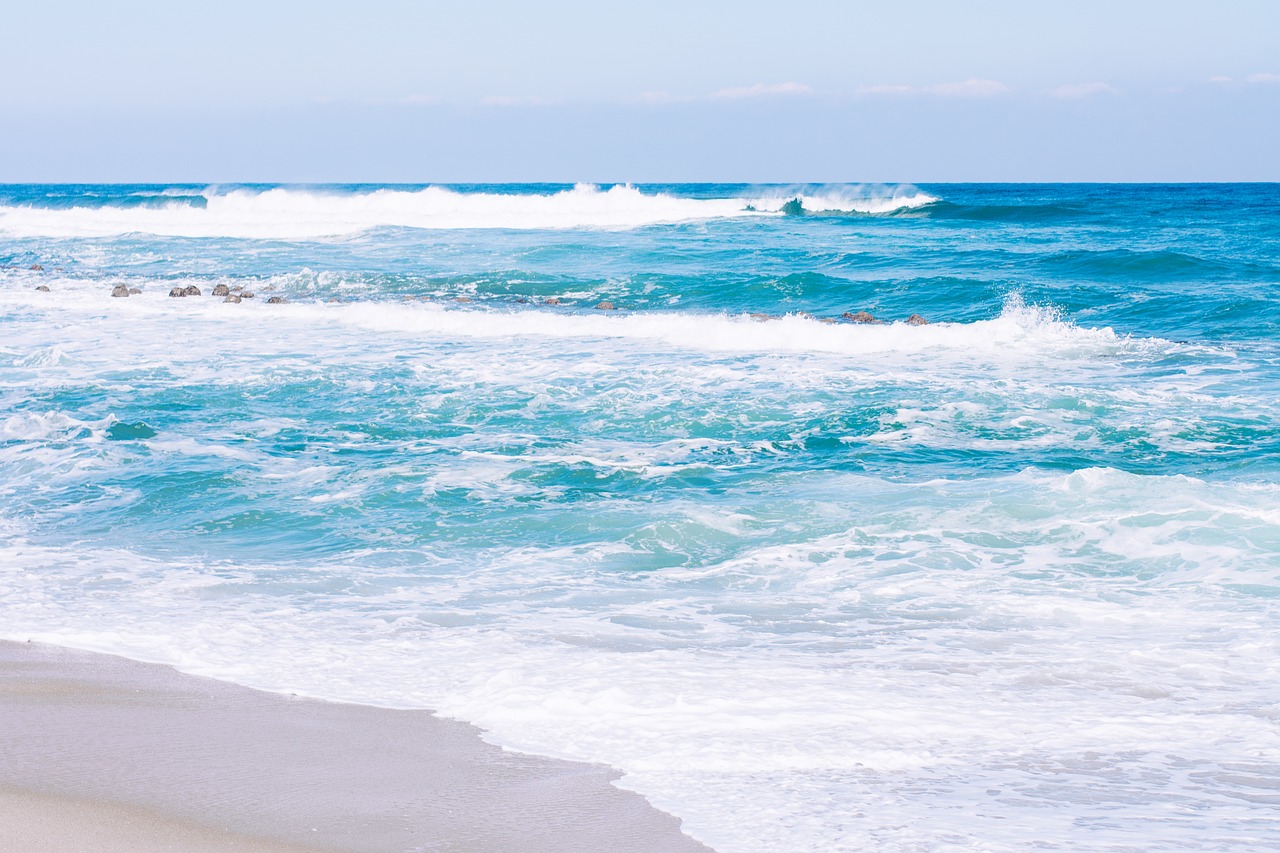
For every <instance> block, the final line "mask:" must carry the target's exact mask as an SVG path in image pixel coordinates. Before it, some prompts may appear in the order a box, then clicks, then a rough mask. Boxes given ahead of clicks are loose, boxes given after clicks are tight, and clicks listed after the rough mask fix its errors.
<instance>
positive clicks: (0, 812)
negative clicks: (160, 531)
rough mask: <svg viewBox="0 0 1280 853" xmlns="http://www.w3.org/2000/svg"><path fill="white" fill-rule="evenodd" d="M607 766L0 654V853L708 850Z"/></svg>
mask: <svg viewBox="0 0 1280 853" xmlns="http://www.w3.org/2000/svg"><path fill="white" fill-rule="evenodd" d="M617 776H618V774H617V773H616V771H613V770H610V769H609V768H607V767H600V766H596V765H589V764H577V763H573V762H566V761H558V760H553V759H546V758H539V757H534V756H527V755H519V754H514V753H507V752H503V751H502V750H501V749H499V748H498V747H495V746H491V745H489V744H486V743H484V742H483V741H481V740H480V738H479V733H478V730H476V729H475V728H474V727H472V726H468V725H466V724H464V723H459V722H454V721H450V720H443V719H440V718H438V717H435V716H432V715H431V714H430V713H428V712H426V711H397V710H388V709H381V708H372V707H367V706H362V705H344V704H337V703H331V702H321V701H317V700H312V699H301V698H296V697H291V696H281V695H276V694H271V693H263V692H260V691H256V690H251V689H248V688H244V687H239V686H237V685H234V684H227V683H224V682H219V681H213V680H210V679H205V678H197V677H193V676H187V675H183V674H181V673H179V672H177V671H176V670H174V669H172V668H169V667H165V666H156V665H152V664H142V663H137V662H134V661H129V660H126V659H123V658H118V657H113V656H110V655H99V654H92V653H88V652H80V651H72V650H68V649H62V648H58V647H54V646H46V645H39V644H35V643H4V642H0V851H2V853H10V851H13V853H19V851H21V853H43V851H50V853H52V851H59V853H69V852H70V851H80V850H84V851H95V853H114V851H121V853H123V851H135V852H136V853H149V851H161V850H165V851H184V853H186V851H193V853H204V851H215V850H218V851H220V850H234V851H254V853H258V851H261V853H285V851H303V850H335V851H409V850H415V851H416V850H430V851H469V853H470V851H475V853H481V851H530V853H537V851H606V850H607V851H654V853H658V851H663V853H666V852H667V851H670V853H680V851H704V853H705V851H707V850H708V848H706V847H704V846H702V845H700V844H698V843H697V842H695V841H692V840H691V839H690V838H688V836H685V835H683V834H681V832H680V828H679V821H678V820H677V819H676V818H674V817H672V816H670V815H667V814H665V813H663V812H660V811H658V810H657V809H655V808H653V807H652V806H650V805H649V804H648V803H647V802H646V801H645V800H644V799H643V798H642V797H641V796H639V795H638V794H634V793H629V792H626V791H621V790H619V789H617V788H615V787H613V786H612V785H610V784H609V781H610V780H611V779H613V778H616V777H617Z"/></svg>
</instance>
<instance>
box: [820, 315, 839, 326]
mask: <svg viewBox="0 0 1280 853" xmlns="http://www.w3.org/2000/svg"><path fill="white" fill-rule="evenodd" d="M818 322H819V323H826V324H827V325H831V324H833V323H835V320H834V319H833V318H831V317H819V318H818Z"/></svg>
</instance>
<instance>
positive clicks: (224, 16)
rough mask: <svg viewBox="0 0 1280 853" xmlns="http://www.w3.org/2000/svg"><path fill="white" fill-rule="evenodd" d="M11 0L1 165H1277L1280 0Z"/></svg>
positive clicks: (894, 170) (163, 169) (393, 169)
mask: <svg viewBox="0 0 1280 853" xmlns="http://www.w3.org/2000/svg"><path fill="white" fill-rule="evenodd" d="M10 5H13V4H10ZM0 22H2V23H3V25H4V27H3V28H4V29H5V30H6V31H7V33H8V38H7V39H6V45H5V50H4V51H3V52H0V81H2V82H0V180H5V181H23V180H67V181H78V180H85V181H90V180H108V181H111V180H155V181H174V180H191V181H235V180H243V181H250V180H263V181H272V180H281V181H323V180H340V181H355V180H369V181H396V180H400V181H505V180H548V181H576V180H588V181H617V180H634V181H662V180H726V181H729V180H745V181H768V180H774V181H782V182H789V181H809V180H814V181H817V180H832V181H837V180H840V181H918V182H930V181H964V180H977V181H984V180H1277V179H1280V163H1278V161H1280V158H1278V157H1277V156H1276V155H1275V154H1274V149H1275V148H1276V147H1277V141H1276V140H1277V139H1278V138H1280V3H1277V2H1273V0H1266V2H1264V1H1263V0H1253V2H1248V1H1247V0H1237V2H1230V0H1224V2H1218V3H1214V4H1210V3H1208V2H1201V3H1188V2H1141V1H1140V0H1133V2H1123V0H1111V2H1087V1H1086V2H1080V1H1079V0H1077V2H1021V3H1014V2H992V1H990V0H989V2H966V3H960V2H941V0H935V2H923V0H916V2H894V3H887V2H886V3H856V2H849V3H837V2H797V1H796V0H793V2H789V3H782V2H773V3H758V2H737V3H728V2H701V3H699V2H695V0H686V2H681V3H670V2H648V3H635V4H616V5H609V4H605V3H600V2H596V3H585V2H551V3H543V4H528V3H512V2H488V3H485V2H473V3H468V4H465V5H464V4H461V3H451V4H437V3H408V2H364V3H358V4H357V3H348V2H341V3H340V2H312V3H301V2H296V3H285V2H277V3H272V2H266V1H265V0H259V2H254V3H245V2H222V3H218V4H213V3H201V4H194V3H180V2H169V3H156V2H148V3H143V2H133V3H129V2H124V3H110V4H108V3H89V2H57V0H45V2H42V3H40V4H36V3H27V4H23V5H22V7H21V8H6V9H5V10H4V11H3V12H0Z"/></svg>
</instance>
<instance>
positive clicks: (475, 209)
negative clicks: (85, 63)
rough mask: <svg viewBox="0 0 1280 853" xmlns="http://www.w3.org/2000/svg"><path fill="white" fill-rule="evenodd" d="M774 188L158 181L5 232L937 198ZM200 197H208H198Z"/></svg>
mask: <svg viewBox="0 0 1280 853" xmlns="http://www.w3.org/2000/svg"><path fill="white" fill-rule="evenodd" d="M813 192H814V193H815V194H810V195H806V194H804V193H802V192H800V193H793V194H789V193H787V192H786V191H776V192H775V191H769V192H766V193H762V194H761V195H760V197H749V198H739V197H733V198H689V197H684V196H677V195H672V194H669V193H646V192H642V191H641V190H639V189H637V188H635V187H632V186H627V185H617V186H613V187H610V188H609V189H601V188H599V187H597V186H594V185H591V184H579V185H578V186H575V187H573V188H572V189H568V190H563V191H560V192H556V193H493V192H458V191H456V190H453V189H449V188H445V187H427V188H425V189H420V190H402V189H389V188H388V189H377V190H372V191H365V192H348V191H342V190H340V189H336V188H335V189H323V188H321V189H302V188H290V187H276V188H273V189H266V190H261V189H247V188H240V189H233V190H230V191H226V192H223V191H220V190H218V189H217V188H209V189H207V190H205V191H204V192H203V193H192V192H189V191H185V190H178V191H173V192H170V191H168V190H163V191H157V192H155V193H152V194H148V195H147V196H146V200H148V201H154V202H156V203H151V204H143V205H139V204H137V203H136V201H137V200H135V203H134V204H131V205H119V204H108V205H100V206H76V207H60V208H54V207H44V206H36V205H30V206H28V205H8V206H0V232H3V233H6V234H9V235H11V236H19V237H21V236H32V237H33V236H49V237H110V236H116V235H120V234H130V233H144V234H157V235H163V236H172V237H231V238H247V239H286V240H289V239H310V238H322V237H333V236H343V235H350V234H356V233H359V232H362V231H367V230H369V229H373V228H380V227H393V228H394V227H400V228H423V229H465V228H507V229H566V228H600V229H631V228H641V227H644V226H648V225H662V224H673V223H680V222H692V221H698V220H710V219H724V218H731V217H744V216H776V215H779V214H782V213H787V212H792V209H789V208H788V205H789V204H791V205H792V206H793V207H794V206H795V203H796V202H798V203H799V205H800V206H802V207H803V210H804V211H805V212H823V211H828V212H830V211H841V212H848V213H871V214H874V213H887V212H891V211H894V210H900V209H903V208H911V207H918V206H920V205H923V204H928V203H931V202H933V201H935V200H936V199H934V198H933V197H932V196H929V195H927V194H925V193H921V192H919V191H918V190H915V189H914V188H912V187H870V188H868V187H827V188H822V189H815V190H813ZM194 201H202V202H203V203H199V204H193V203H192V202H194Z"/></svg>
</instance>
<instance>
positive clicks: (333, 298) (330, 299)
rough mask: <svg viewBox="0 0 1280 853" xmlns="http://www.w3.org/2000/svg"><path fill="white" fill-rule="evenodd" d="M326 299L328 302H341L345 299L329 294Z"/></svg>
mask: <svg viewBox="0 0 1280 853" xmlns="http://www.w3.org/2000/svg"><path fill="white" fill-rule="evenodd" d="M326 301H327V302H330V303H334V302H343V301H345V300H342V299H340V298H338V297H337V296H330V297H329V298H328V299H327V300H326Z"/></svg>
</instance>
